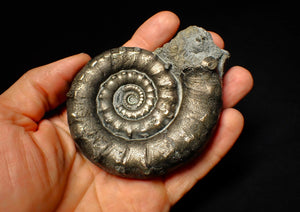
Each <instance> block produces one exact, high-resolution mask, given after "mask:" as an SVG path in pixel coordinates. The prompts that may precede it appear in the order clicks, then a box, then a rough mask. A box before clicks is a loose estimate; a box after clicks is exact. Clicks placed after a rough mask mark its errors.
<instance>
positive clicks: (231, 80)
mask: <svg viewBox="0 0 300 212" xmlns="http://www.w3.org/2000/svg"><path fill="white" fill-rule="evenodd" d="M223 83H224V84H223V107H224V108H229V107H233V106H234V105H236V104H237V103H238V102H239V101H240V100H241V99H242V98H243V97H244V96H246V95H247V93H249V92H250V90H251V89H252V87H253V78H252V75H251V73H250V72H249V71H248V70H247V69H245V68H243V67H240V66H234V67H232V68H230V69H229V70H228V71H227V73H226V74H225V76H224V80H223Z"/></svg>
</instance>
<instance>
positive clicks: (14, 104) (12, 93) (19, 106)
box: [0, 53, 90, 122]
mask: <svg viewBox="0 0 300 212" xmlns="http://www.w3.org/2000/svg"><path fill="white" fill-rule="evenodd" d="M89 60H90V56H88V55H87V54H84V53H81V54H77V55H74V56H70V57H67V58H64V59H61V60H58V61H56V62H53V63H50V64H48V65H45V66H41V67H38V68H34V69H32V70H30V71H28V72H26V73H25V74H24V75H23V76H22V77H21V78H20V79H19V80H18V81H17V82H15V83H14V84H13V85H12V86H11V87H10V88H9V89H8V90H7V91H5V92H4V93H3V94H2V95H1V96H0V103H1V104H4V105H5V106H7V107H8V108H10V109H12V110H13V111H14V112H17V113H20V114H23V115H25V116H27V117H29V118H31V119H32V120H33V121H36V122H38V121H40V119H41V118H42V117H43V116H44V114H45V112H47V111H49V110H51V109H54V108H56V107H57V106H58V105H59V104H61V103H63V102H64V101H65V99H66V95H65V94H66V92H67V91H68V89H69V85H70V83H71V81H72V79H73V78H74V76H75V75H76V73H77V72H78V71H79V70H80V69H81V68H82V67H83V66H84V65H85V64H86V63H87V62H88V61H89Z"/></svg>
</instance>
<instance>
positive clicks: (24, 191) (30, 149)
mask: <svg viewBox="0 0 300 212" xmlns="http://www.w3.org/2000/svg"><path fill="white" fill-rule="evenodd" d="M158 19H160V20H161V21H160V22H158V21H157V20H158ZM162 20H164V21H165V22H164V21H162ZM166 22H167V23H168V24H166ZM153 23H156V24H160V26H157V27H158V28H159V29H160V30H153V31H151V28H152V29H153ZM164 23H165V25H164ZM178 24H179V22H178V19H177V17H176V16H174V14H171V13H168V12H164V13H159V14H157V15H156V16H153V17H152V18H151V19H149V20H148V21H147V22H146V23H145V24H144V25H142V26H141V27H140V29H139V30H138V31H137V32H136V33H135V35H134V36H133V38H132V39H131V40H130V41H129V42H127V43H126V44H125V45H127V46H139V47H142V48H146V49H149V50H153V49H155V48H157V47H158V46H159V45H161V44H162V43H164V42H166V41H167V40H168V39H170V37H171V36H172V35H173V34H174V33H175V31H176V29H177V27H178ZM150 26H151V27H150ZM146 31H147V32H148V33H145V32H146ZM151 33H152V34H151ZM149 34H150V35H151V36H150V35H149ZM213 35H214V38H215V42H216V43H217V44H218V45H219V46H220V47H222V45H223V43H222V40H221V39H220V38H219V37H218V36H217V35H215V34H213ZM155 38H157V39H155ZM88 60H89V57H88V56H87V55H84V54H79V55H76V56H73V57H69V58H66V59H64V60H60V61H58V62H56V63H52V64H49V65H47V66H44V67H41V68H37V69H34V70H31V71H29V72H28V73H26V74H25V76H24V77H22V78H21V79H20V80H19V81H18V82H17V83H16V84H15V85H13V86H12V87H11V88H10V89H9V90H7V91H6V92H5V93H4V94H2V95H1V97H0V104H1V105H2V106H1V107H0V121H1V128H0V155H1V158H0V163H1V164H0V178H1V181H0V182H1V189H0V196H1V197H2V201H3V203H2V202H1V204H0V210H1V209H3V210H4V209H6V210H7V209H10V210H13V209H15V210H18V209H19V208H20V207H22V209H23V210H24V211H25V210H30V211H32V210H38V211H47V210H49V211H52V210H55V209H56V210H61V211H72V210H75V209H84V210H88V211H93V209H94V210H97V211H109V210H111V211H167V210H168V209H169V208H170V206H171V205H172V204H174V203H175V202H176V201H178V199H180V197H182V196H183V195H184V193H185V192H187V191H188V190H189V189H190V188H191V187H192V186H193V185H194V184H195V183H196V182H197V181H198V180H199V179H201V178H202V177H203V176H204V175H205V174H206V173H207V172H208V171H209V170H210V169H211V168H212V167H213V166H214V165H215V164H216V163H218V161H219V160H220V159H221V158H222V156H224V155H225V154H226V152H227V151H228V150H229V149H230V147H231V146H232V145H233V143H234V141H235V140H236V138H237V137H238V135H239V133H240V131H241V129H242V122H243V119H242V115H241V114H240V113H239V112H238V111H236V110H234V109H230V108H229V107H232V106H233V105H234V104H235V103H236V102H238V101H239V100H240V99H241V98H242V97H243V96H244V95H245V94H246V93H247V92H248V91H249V90H250V89H251V86H252V79H251V75H250V74H249V72H248V71H246V70H245V69H243V68H241V67H234V68H232V69H231V70H229V71H228V73H227V74H226V76H225V79H224V98H223V100H224V107H225V109H224V111H223V113H222V116H221V119H220V123H219V127H218V129H217V131H216V133H215V136H214V138H213V139H212V141H211V143H210V145H209V147H208V148H207V149H206V151H205V152H204V154H202V156H201V157H200V158H199V159H198V160H196V161H194V162H193V163H192V164H190V165H189V166H188V167H186V168H183V169H181V170H179V171H177V172H176V173H173V174H171V175H169V176H167V177H165V178H162V179H160V180H153V181H150V180H148V181H142V180H131V179H123V178H119V177H116V176H112V175H110V174H107V173H106V172H104V171H102V170H101V169H100V168H98V167H97V166H95V165H94V164H92V163H91V162H90V161H88V160H87V159H86V158H85V157H83V156H82V154H81V153H80V152H79V151H77V150H76V147H75V144H74V141H73V139H72V138H71V136H70V133H69V129H68V125H67V120H66V110H65V108H64V109H62V111H60V112H58V113H56V115H54V116H52V117H49V118H48V119H42V118H43V116H44V114H45V112H47V111H50V110H53V109H55V108H56V107H57V106H58V105H59V104H61V103H63V102H64V100H65V92H66V90H67V87H68V84H69V83H70V81H71V80H72V78H73V77H74V75H75V74H76V73H77V71H78V70H79V69H80V67H82V66H83V65H84V64H85V63H86V62H87V61H88ZM66 70H67V71H66ZM51 76H52V78H51ZM49 80H50V82H49ZM51 80H52V81H51ZM226 80H227V82H226ZM232 81H234V82H235V84H232V83H230V82H232ZM53 83H56V86H55V87H53V86H52V85H53ZM28 99H30V100H31V101H28ZM20 104H21V105H20ZM20 106H21V107H20ZM3 197H4V198H3ZM16 203H20V205H21V206H20V205H18V204H16Z"/></svg>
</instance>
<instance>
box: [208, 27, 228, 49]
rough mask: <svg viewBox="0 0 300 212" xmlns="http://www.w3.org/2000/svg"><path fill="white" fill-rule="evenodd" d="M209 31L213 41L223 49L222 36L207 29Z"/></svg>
mask: <svg viewBox="0 0 300 212" xmlns="http://www.w3.org/2000/svg"><path fill="white" fill-rule="evenodd" d="M209 33H210V34H211V36H212V38H213V41H214V43H215V44H216V45H217V46H218V47H219V48H221V49H223V48H224V46H225V43H224V40H223V38H222V37H221V36H220V35H219V34H217V33H215V32H212V31H209Z"/></svg>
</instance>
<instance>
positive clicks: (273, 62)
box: [0, 1, 300, 212]
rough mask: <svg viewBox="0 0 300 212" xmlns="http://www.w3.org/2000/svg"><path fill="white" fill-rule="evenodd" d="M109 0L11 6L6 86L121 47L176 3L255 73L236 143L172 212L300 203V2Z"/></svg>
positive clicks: (183, 15)
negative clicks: (36, 71) (77, 57)
mask: <svg viewBox="0 0 300 212" xmlns="http://www.w3.org/2000/svg"><path fill="white" fill-rule="evenodd" d="M104 3H105V2H102V4H103V5H101V4H94V3H92V2H88V1H84V2H78V3H76V2H72V3H70V4H69V5H64V6H63V5H60V4H55V3H53V2H48V3H47V2H46V3H45V4H44V5H32V7H29V6H28V5H17V7H16V5H6V6H4V7H3V8H2V9H3V11H2V13H3V14H2V15H1V22H2V24H1V28H2V29H1V31H2V32H1V34H2V35H1V36H2V38H1V40H2V45H1V49H2V57H1V59H2V61H1V75H2V76H1V80H0V86H1V92H3V91H4V90H5V89H7V88H8V87H9V86H10V85H11V84H12V83H13V82H14V81H16V80H17V79H18V78H19V77H20V76H21V75H22V74H23V73H25V72H26V71H27V70H29V69H31V68H34V67H37V66H40V65H43V64H47V63H50V62H53V61H55V60H58V59H61V58H63V57H66V56H69V55H73V54H76V53H80V52H86V53H88V54H90V55H91V56H92V57H93V56H95V55H97V54H99V53H101V52H102V51H104V50H107V49H110V48H113V47H117V46H120V45H122V44H123V43H124V42H125V41H127V40H128V39H129V38H130V37H131V35H132V34H133V33H134V31H135V30H136V29H137V27H138V26H139V25H140V24H142V23H143V22H144V21H145V20H146V19H147V18H149V17H150V16H152V15H153V14H155V13H156V12H158V11H161V10H171V11H173V12H175V13H176V14H177V15H178V16H179V17H180V19H181V26H180V29H184V28H185V27H187V26H189V25H198V26H202V27H204V28H206V29H207V30H211V31H215V32H217V33H219V34H220V35H222V37H223V39H224V40H225V49H227V50H228V51H229V52H230V53H231V58H230V61H229V65H228V67H230V66H233V65H241V66H244V67H246V68H247V69H249V70H250V71H251V73H252V75H253V77H254V88H253V90H252V92H251V93H250V94H249V95H248V96H247V97H246V98H245V99H244V100H242V101H241V102H240V103H239V104H238V105H237V106H236V108H237V109H238V110H240V111H241V112H242V113H243V114H244V116H245V128H244V131H243V133H242V135H241V136H240V138H239V139H238V141H237V143H236V145H235V146H234V147H233V148H232V150H231V151H230V152H229V153H228V154H227V155H226V156H225V158H224V159H223V160H222V161H221V162H220V163H219V164H218V165H217V166H216V167H215V168H214V169H213V170H212V171H211V172H210V173H209V174H208V175H207V176H206V177H205V178H204V179H202V180H201V181H200V182H198V183H197V185H196V186H195V187H194V188H193V189H192V190H191V191H190V192H189V193H187V194H186V195H185V196H184V197H183V199H182V200H180V201H179V202H178V203H177V204H176V205H175V206H174V207H173V208H172V210H171V211H172V212H177V211H184V210H185V211H292V209H294V208H299V202H300V191H299V189H300V180H299V177H300V174H299V173H300V172H299V169H300V138H299V134H298V133H297V130H300V124H299V118H300V116H299V114H300V113H299V108H300V103H299V96H300V95H299V90H300V83H299V66H298V63H299V60H300V59H299V38H300V36H299V35H300V33H299V29H298V28H299V24H298V20H297V17H298V19H299V14H298V13H299V11H297V9H296V8H297V7H298V6H297V5H291V4H290V3H288V2H279V3H278V5H274V3H272V4H270V5H262V4H255V5H254V4H249V3H245V2H242V1H240V2H235V3H234V4H227V3H222V4H218V3H217V2H205V3H203V2H198V3H197V2H194V3H189V2H188V1H182V2H179V3H177V4H176V3H174V2H173V3H172V4H165V5H163V4H162V2H161V3H159V4H155V2H146V1H143V2H142V1H140V2H127V3H124V4H117V3H116V2H112V3H109V2H108V3H107V2H106V3H105V4H104ZM74 4H76V5H74ZM145 198H147V197H145ZM296 210H297V209H296Z"/></svg>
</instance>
